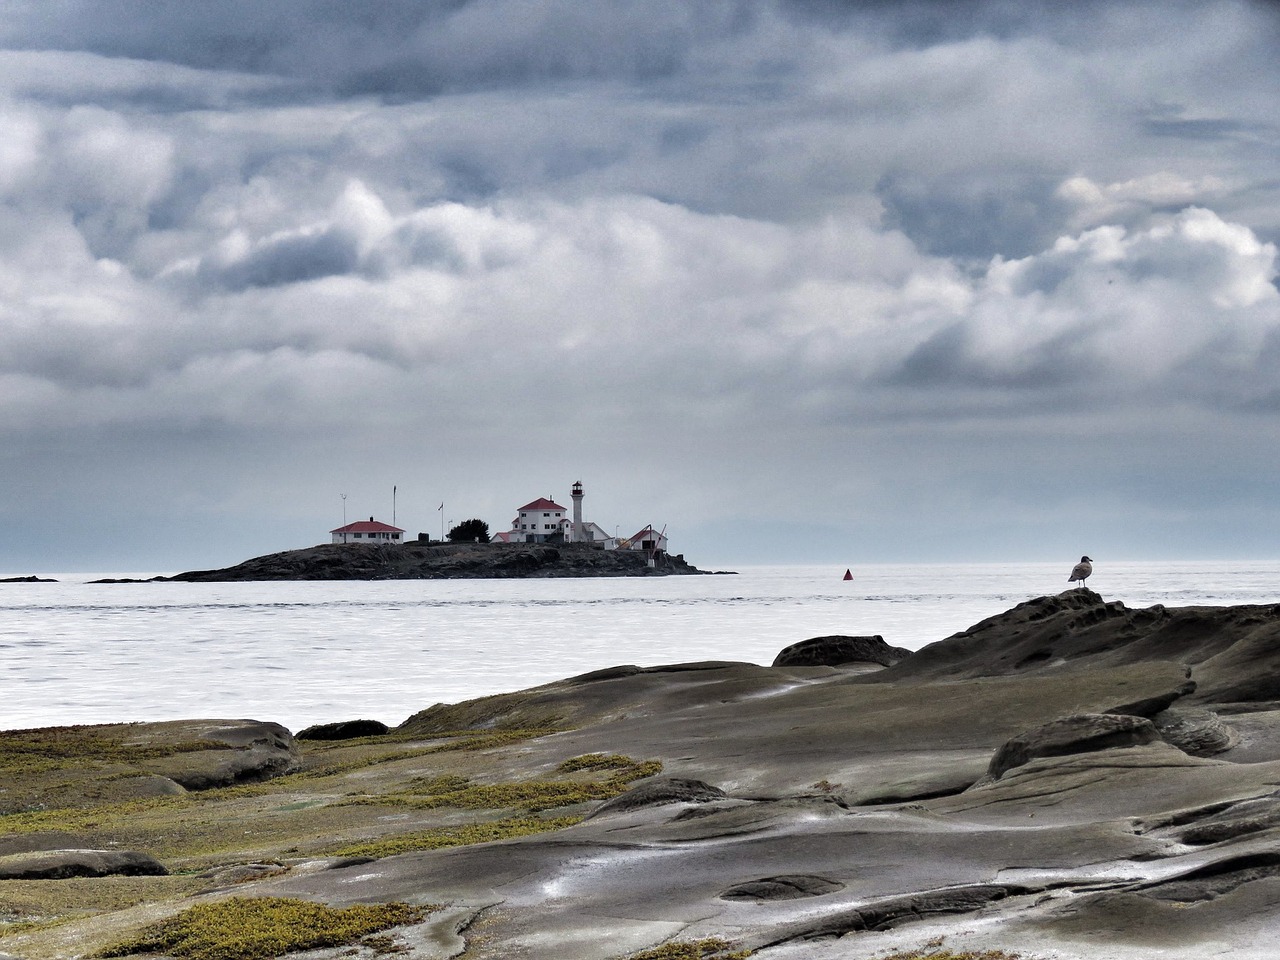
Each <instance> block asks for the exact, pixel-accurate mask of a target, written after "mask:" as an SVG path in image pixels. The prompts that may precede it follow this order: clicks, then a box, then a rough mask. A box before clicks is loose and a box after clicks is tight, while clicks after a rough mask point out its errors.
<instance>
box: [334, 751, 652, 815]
mask: <svg viewBox="0 0 1280 960" xmlns="http://www.w3.org/2000/svg"><path fill="white" fill-rule="evenodd" d="M589 756H591V755H589ZM594 756H598V757H602V756H603V755H601V754H596V755H594ZM575 759H579V758H575ZM605 759H606V760H607V761H608V762H607V764H604V763H597V764H596V766H595V767H594V768H595V769H600V768H601V767H606V768H614V769H617V773H615V774H614V775H613V776H612V777H610V778H609V779H608V780H522V781H518V782H515V783H493V784H472V783H470V782H469V781H468V780H467V779H466V778H465V777H432V778H429V779H425V780H418V781H414V782H412V783H411V784H410V788H411V789H409V790H406V791H402V792H398V793H389V794H383V795H380V796H370V797H360V798H357V799H352V800H347V801H345V802H346V803H347V804H355V805H376V806H383V805H385V806H394V807H411V808H413V809H416V810H434V809H438V808H440V807H455V808H457V809H460V810H503V809H509V808H512V807H516V808H519V809H522V810H526V811H528V812H530V813H538V812H539V811H542V810H554V809H555V808H556V807H568V806H572V805H574V804H578V803H591V802H598V801H601V800H609V799H611V798H612V797H616V796H618V794H620V793H623V792H625V791H626V790H627V788H628V786H629V785H630V784H631V783H632V782H633V781H635V780H639V779H642V778H644V777H651V776H654V775H655V774H658V773H661V772H662V761H660V760H645V761H637V760H633V759H631V758H630V757H624V756H622V755H621V754H614V755H613V756H611V757H608V758H605ZM566 763H571V761H566ZM560 769H561V770H563V769H565V767H564V764H562V765H561V767H560ZM574 769H578V770H581V769H593V767H592V766H591V765H590V763H588V764H586V765H582V766H577V767H575V768H574Z"/></svg>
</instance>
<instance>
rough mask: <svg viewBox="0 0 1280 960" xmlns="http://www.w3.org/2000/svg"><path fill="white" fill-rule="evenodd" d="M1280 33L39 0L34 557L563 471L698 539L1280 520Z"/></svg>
mask: <svg viewBox="0 0 1280 960" xmlns="http://www.w3.org/2000/svg"><path fill="white" fill-rule="evenodd" d="M1278 49H1280V5H1276V4H1267V3H1262V2H1245V0H1241V2H1213V0H1209V2H1205V0H1195V2H1179V0H1159V2H1150V3H1144V2H1109V3H1091V2H1078V3H1070V4H1065V3H1044V4H1038V3H1026V2H1014V0H1008V2H1005V0H991V2H981V0H976V2H963V0H956V2H937V0H921V2H892V0H864V2H853V0H847V2H840V0H741V2H728V0H698V2H697V3H690V2H688V0H612V2H609V3H599V2H594V0H537V2H532V0H380V2H378V3H351V2H349V0H311V2H302V0H272V2H270V3H264V2H262V0H242V2H229V0H223V2H210V3H199V4H193V3H190V2H189V0H180V2H167V0H148V2H140V0H80V2H76V0H8V2H6V3H5V5H4V13H3V14H2V15H0V469H2V474H0V476H2V483H3V487H2V488H0V570H4V571H10V572H12V573H17V574H25V573H36V572H43V571H61V570H100V571H176V570H181V569H192V568H200V567H209V566H221V565H225V564H229V563H233V562H236V561H239V560H241V559H245V558H247V557H249V556H254V555H258V554H263V553H269V552H274V551H277V550H283V549H289V548H293V547H299V546H306V545H309V544H312V543H316V542H320V541H325V540H327V539H328V533H327V531H328V530H330V529H331V528H333V527H336V526H339V525H340V524H341V522H342V519H343V509H344V506H345V509H346V511H347V517H348V519H351V520H354V519H357V518H360V517H367V516H369V515H371V514H372V515H376V516H377V517H378V519H380V520H387V521H390V520H391V519H392V509H393V502H392V488H393V486H394V487H396V488H398V489H397V494H396V499H395V504H394V508H395V519H396V522H397V523H398V524H399V525H400V526H402V527H405V528H407V529H408V531H409V535H410V536H411V537H412V536H416V534H417V533H418V532H419V531H425V532H431V533H433V534H435V535H437V536H438V535H439V532H440V522H441V520H442V519H444V520H453V521H460V520H463V519H466V518H469V517H480V518H482V519H484V520H487V521H488V522H489V524H490V526H491V527H492V528H494V529H505V528H506V527H507V525H508V524H509V522H510V520H511V519H512V517H513V516H514V512H515V508H516V507H517V506H519V505H520V504H522V503H524V502H526V501H528V500H532V499H534V498H536V497H540V496H552V497H554V498H555V499H557V500H558V501H559V502H561V503H564V504H568V503H569V500H568V495H569V487H570V485H571V484H572V483H573V481H575V480H581V481H582V482H583V483H584V485H585V487H586V490H587V497H586V501H585V503H586V514H587V518H588V519H591V520H595V521H596V522H598V523H599V524H600V525H601V526H603V527H604V528H606V529H607V530H609V531H611V532H612V530H613V529H614V528H615V526H616V527H618V528H619V532H621V533H623V534H624V535H625V534H626V533H630V532H634V531H635V530H638V529H639V528H640V527H642V526H643V525H645V524H647V523H653V524H654V525H656V526H658V527H662V526H663V525H666V526H667V531H668V535H669V536H670V537H671V542H672V549H673V550H675V551H676V552H683V553H684V554H685V555H686V557H687V558H688V559H689V560H690V561H692V562H694V563H695V564H699V565H701V566H716V565H726V564H729V565H731V564H733V563H748V562H772V561H785V562H823V563H828V562H829V563H834V564H838V565H840V566H844V565H848V564H854V563H869V562H888V561H916V560H920V561H926V560H958V559H971V560H1054V559H1061V560H1063V562H1064V564H1066V565H1067V568H1068V569H1069V565H1070V563H1071V562H1072V561H1074V560H1076V559H1078V558H1079V556H1080V555H1081V554H1083V553H1088V554H1090V555H1091V556H1092V557H1093V558H1094V560H1095V561H1099V566H1100V567H1101V565H1102V564H1104V563H1105V562H1106V560H1107V559H1108V558H1113V559H1119V558H1125V559H1141V558H1187V559H1190V558H1197V557H1219V558H1244V557H1280V480H1278V474H1280V469H1278V468H1280V291H1278V290H1277V285H1276V280H1277V248H1276V244H1277V242H1280V57H1277V55H1276V51H1277V50H1278ZM342 494H346V496H347V499H346V501H345V503H344V501H343V500H342V498H341V495H342ZM442 502H443V503H444V505H445V507H444V511H443V515H442V513H441V512H440V511H438V510H437V507H438V506H439V505H440V504H441V503H442ZM1064 576H1065V573H1064Z"/></svg>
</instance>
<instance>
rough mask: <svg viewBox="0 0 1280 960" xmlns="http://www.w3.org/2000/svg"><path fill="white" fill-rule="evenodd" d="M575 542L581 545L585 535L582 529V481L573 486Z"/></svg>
mask: <svg viewBox="0 0 1280 960" xmlns="http://www.w3.org/2000/svg"><path fill="white" fill-rule="evenodd" d="M571 496H572V497H573V542H574V543H581V542H582V539H583V535H584V531H583V529H582V481H581V480H578V481H577V482H576V483H574V485H573V492H572V494H571Z"/></svg>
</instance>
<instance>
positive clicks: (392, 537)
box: [329, 517, 404, 543]
mask: <svg viewBox="0 0 1280 960" xmlns="http://www.w3.org/2000/svg"><path fill="white" fill-rule="evenodd" d="M329 533H330V534H332V535H333V542H334V543H370V542H372V543H403V542H404V530H402V529H401V528H400V527H393V526H392V525H391V524H389V523H383V522H382V521H381V520H375V519H373V517H370V518H369V519H368V520H357V521H356V522H355V523H348V524H347V525H346V526H345V527H338V529H336V530H330V531H329Z"/></svg>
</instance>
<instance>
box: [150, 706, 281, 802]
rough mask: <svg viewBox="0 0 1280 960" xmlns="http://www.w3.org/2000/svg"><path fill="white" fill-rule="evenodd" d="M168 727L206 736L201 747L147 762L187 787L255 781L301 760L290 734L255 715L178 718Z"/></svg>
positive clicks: (195, 736) (194, 737) (194, 736)
mask: <svg viewBox="0 0 1280 960" xmlns="http://www.w3.org/2000/svg"><path fill="white" fill-rule="evenodd" d="M166 726H168V727H170V728H172V729H173V730H174V732H175V733H178V734H180V735H181V736H184V737H188V738H190V739H192V740H199V741H211V742H212V743H213V744H217V745H218V746H213V747H211V748H210V749H206V750H189V751H184V752H182V753H174V754H171V755H169V756H166V757H161V758H158V759H156V760H152V761H148V762H147V763H146V766H147V767H148V769H149V772H151V773H154V774H158V775H160V776H163V777H168V778H169V779H170V780H173V781H174V782H175V783H178V784H181V785H182V786H183V787H185V788H186V789H188V790H209V789H212V788H214V787H229V786H233V785H234V784H238V783H260V782H262V781H263V780H270V779H272V778H273V777H279V776H282V775H284V774H286V773H292V772H293V771H294V770H297V769H298V768H299V767H300V766H301V765H302V758H301V756H300V754H299V753H298V748H297V745H296V744H295V743H294V740H293V735H292V734H291V733H290V732H289V731H288V730H287V729H286V728H285V727H282V726H281V725H280V724H278V723H266V722H262V721H258V720H231V721H228V720H208V721H178V722H175V723H173V724H168V725H166V724H156V725H153V726H152V728H151V729H153V730H154V729H156V728H160V729H163V728H165V727H166Z"/></svg>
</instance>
